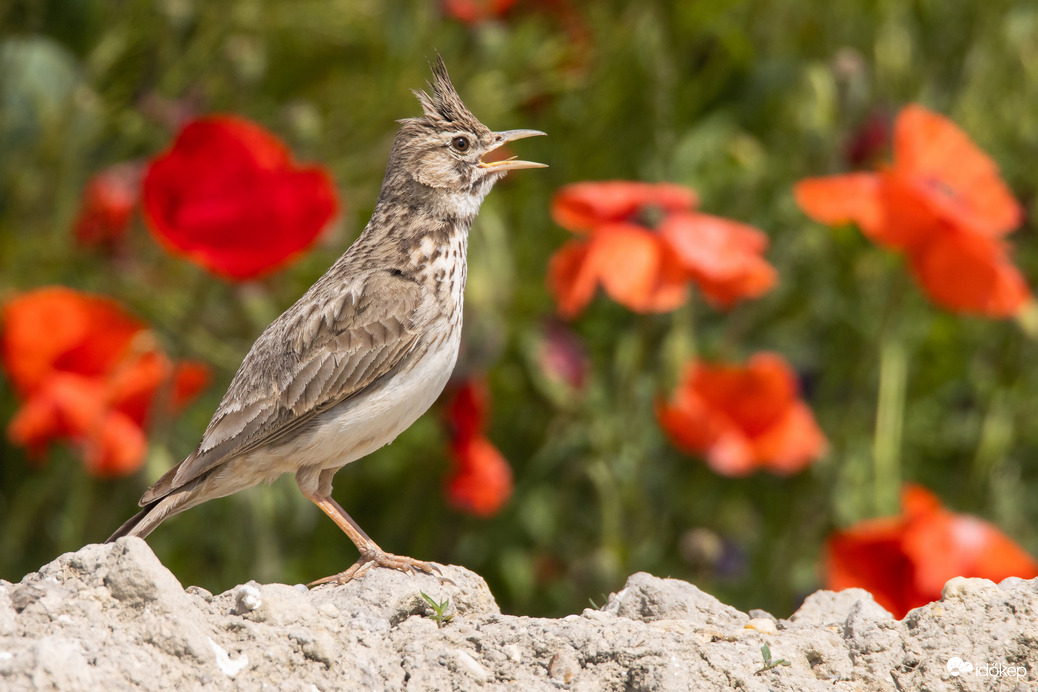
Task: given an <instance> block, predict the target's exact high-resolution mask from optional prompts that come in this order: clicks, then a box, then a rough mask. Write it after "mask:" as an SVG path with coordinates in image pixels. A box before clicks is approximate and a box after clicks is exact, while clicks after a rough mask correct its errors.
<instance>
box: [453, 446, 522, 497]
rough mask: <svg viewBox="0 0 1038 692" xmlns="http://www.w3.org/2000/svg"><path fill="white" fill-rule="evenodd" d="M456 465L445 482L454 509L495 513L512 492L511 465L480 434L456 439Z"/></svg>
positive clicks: (454, 450)
mask: <svg viewBox="0 0 1038 692" xmlns="http://www.w3.org/2000/svg"><path fill="white" fill-rule="evenodd" d="M452 451H453V457H454V460H455V462H456V464H457V469H456V471H455V473H454V474H453V475H452V476H451V478H450V479H449V480H448V482H447V498H448V499H449V501H450V503H451V504H452V505H454V506H455V507H456V508H458V509H460V510H462V511H464V512H468V513H470V514H475V515H476V516H480V517H490V516H493V515H495V514H497V513H498V512H499V511H500V510H501V508H502V507H503V506H504V504H505V502H507V501H508V498H509V497H510V496H511V494H512V468H511V467H510V466H509V465H508V462H507V461H505V458H504V457H503V456H502V455H501V452H499V451H498V450H497V448H496V447H495V446H494V445H493V444H491V442H490V441H489V440H487V439H486V438H484V437H483V436H482V435H478V436H476V437H472V438H465V439H459V440H456V441H455V443H454V444H453V445H452Z"/></svg>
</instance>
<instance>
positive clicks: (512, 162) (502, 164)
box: [479, 130, 548, 171]
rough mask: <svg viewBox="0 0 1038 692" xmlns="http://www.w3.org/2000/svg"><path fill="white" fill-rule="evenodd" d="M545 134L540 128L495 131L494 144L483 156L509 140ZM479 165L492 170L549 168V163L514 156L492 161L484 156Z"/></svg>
mask: <svg viewBox="0 0 1038 692" xmlns="http://www.w3.org/2000/svg"><path fill="white" fill-rule="evenodd" d="M544 134H546V133H544V132H541V131H540V130H505V131H504V132H495V133H494V144H493V146H491V147H490V148H489V149H487V152H486V154H483V156H486V155H487V154H489V153H490V152H492V151H494V150H495V149H497V148H498V147H500V146H502V145H503V144H506V143H508V142H514V141H515V140H517V139H525V138H527V137H539V136H541V135H544ZM479 167H480V168H488V169H490V170H492V171H515V170H519V169H520V168H547V167H548V164H546V163H534V162H533V161H520V160H518V159H517V158H516V157H514V156H513V157H512V158H509V159H504V160H503V161H490V162H487V161H483V159H482V157H480V161H479Z"/></svg>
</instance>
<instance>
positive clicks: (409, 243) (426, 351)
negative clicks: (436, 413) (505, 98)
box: [108, 58, 544, 583]
mask: <svg viewBox="0 0 1038 692" xmlns="http://www.w3.org/2000/svg"><path fill="white" fill-rule="evenodd" d="M430 86H431V87H432V92H433V93H432V95H430V94H427V93H425V92H424V91H415V95H416V96H417V97H418V100H419V101H420V102H421V105H422V110H423V111H424V115H423V116H422V117H419V118H408V119H405V120H401V121H400V123H401V127H400V131H399V132H398V134H397V136H396V139H395V140H394V142H393V148H392V150H391V151H390V154H389V164H388V165H387V166H386V175H385V178H384V179H383V181H382V191H381V192H380V193H379V197H378V203H377V204H376V206H375V211H374V212H373V213H372V215H371V221H369V222H368V225H367V226H366V227H365V228H364V231H363V232H362V233H361V235H360V237H359V238H358V239H357V241H356V242H355V243H354V244H353V245H352V246H351V247H350V248H349V249H348V250H347V251H346V253H345V254H344V255H343V256H342V257H340V258H339V259H338V261H336V262H335V264H333V265H332V267H331V268H330V269H329V270H328V271H327V272H326V273H325V274H324V276H322V277H321V278H320V279H318V280H317V282H316V283H315V284H314V285H313V286H311V287H310V290H308V291H307V292H306V293H305V294H304V295H303V297H302V298H300V299H299V300H298V301H297V302H296V304H295V305H293V306H292V307H290V308H289V309H288V310H286V311H285V312H284V313H283V314H282V315H281V316H280V317H278V318H277V319H276V320H275V321H274V322H273V323H272V324H271V325H270V326H269V327H267V329H266V330H265V331H264V332H263V333H262V334H261V335H260V337H259V338H258V339H257V340H256V343H255V344H253V346H252V348H251V349H250V350H249V353H248V355H246V356H245V360H244V362H242V364H241V367H240V368H239V369H238V372H237V374H236V375H235V376H234V379H233V380H232V381H231V385H230V387H229V388H228V390H227V393H226V394H225V395H224V397H223V400H222V401H221V402H220V405H219V407H218V408H217V409H216V413H215V414H214V415H213V419H212V421H211V422H210V423H209V426H208V427H207V428H206V431H205V434H204V435H203V436H202V441H201V443H200V444H199V445H198V448H197V449H196V450H195V451H194V452H193V453H192V454H191V455H190V456H188V457H187V458H186V459H184V460H183V461H182V462H180V463H179V464H177V465H176V466H175V467H173V468H172V469H170V471H169V472H168V473H166V474H165V475H164V476H163V477H162V478H160V479H159V480H158V481H157V482H156V483H155V484H154V485H153V486H152V487H151V488H149V489H148V491H147V492H145V493H144V496H143V497H142V498H141V501H140V505H141V506H142V507H143V508H144V509H143V510H141V511H140V512H139V513H138V514H137V515H136V516H134V517H132V518H131V519H130V520H129V521H127V522H126V523H125V524H123V525H122V526H121V527H119V530H117V531H116V532H115V533H114V534H113V535H112V537H111V538H109V539H108V540H109V541H113V540H115V539H116V538H119V537H121V536H141V537H144V536H147V535H148V534H149V533H151V531H152V530H153V529H154V528H155V527H156V526H158V525H159V524H160V523H161V522H162V521H163V520H164V519H166V518H167V517H170V516H172V515H174V514H177V513H179V512H183V511H184V510H186V509H188V508H190V507H194V506H195V505H198V504H200V503H202V502H205V501H206V500H211V499H213V498H216V497H224V496H226V495H230V494H231V493H235V492H237V491H239V490H243V489H245V488H249V487H251V486H253V485H256V484H258V483H260V482H263V481H266V482H270V481H273V480H274V479H276V478H278V477H279V476H281V474H283V473H293V474H295V477H296V483H297V484H298V485H299V489H300V490H301V491H302V493H303V495H305V496H306V497H308V498H309V499H310V500H312V501H313V502H314V503H315V504H316V505H317V506H318V507H320V508H321V509H322V510H324V512H325V513H326V514H327V515H328V516H329V517H331V519H332V521H334V522H335V523H336V524H338V526H339V528H341V529H342V530H343V531H344V532H345V533H346V535H347V536H349V537H350V540H352V541H353V543H354V544H355V545H356V546H357V549H358V550H359V551H360V558H359V559H358V560H357V562H356V563H354V564H353V566H352V567H350V568H349V569H348V570H346V571H345V572H342V573H341V574H338V575H335V576H333V577H328V578H326V579H322V580H320V582H326V581H336V582H338V583H345V582H346V581H349V580H350V579H351V578H353V577H354V576H356V575H357V574H359V573H360V572H361V571H362V570H365V569H367V568H368V567H370V566H372V565H375V566H379V567H392V568H394V569H399V570H402V571H414V570H416V569H417V570H422V571H424V572H432V571H434V570H435V571H438V570H436V568H435V567H434V566H433V565H432V564H430V563H428V562H424V561H421V560H415V559H414V558H410V557H404V556H399V555H391V554H389V553H386V552H384V551H383V550H382V549H381V548H379V547H378V545H376V544H375V542H374V541H372V540H371V538H369V537H368V535H367V534H366V533H364V531H363V530H362V529H361V528H360V527H359V526H358V525H357V523H356V522H355V521H353V519H351V518H350V516H349V515H348V514H347V513H346V512H345V510H343V509H342V507H340V506H339V505H338V503H336V502H335V500H333V499H332V477H333V476H334V475H335V472H336V471H338V470H339V469H341V468H342V467H343V466H345V465H346V464H348V463H350V462H351V461H355V460H357V459H359V458H361V457H363V456H365V455H367V454H370V453H371V452H373V451H375V450H376V449H378V448H379V447H382V446H383V445H386V444H388V443H390V442H392V441H393V439H394V438H395V437H396V436H397V435H399V434H400V433H401V432H403V431H404V430H405V429H407V428H408V427H409V426H410V425H411V424H412V423H413V422H414V421H415V420H416V419H417V418H418V417H419V416H420V415H422V413H424V412H425V411H426V409H428V408H429V406H431V405H432V403H433V401H435V400H436V397H437V396H438V395H439V393H440V391H441V390H442V389H443V386H444V385H445V384H446V382H447V379H448V378H449V377H450V374H451V371H452V370H453V369H454V363H455V360H456V359H457V356H458V345H459V343H460V340H461V315H462V297H463V293H464V289H465V274H466V248H467V244H468V233H469V228H470V227H471V226H472V219H473V218H474V217H475V216H476V212H477V211H479V206H480V204H481V203H482V201H483V198H484V197H485V196H486V194H487V193H488V192H490V188H491V187H493V185H494V183H495V182H497V181H498V180H500V179H501V178H502V177H504V175H505V172H506V171H511V170H517V169H520V168H540V167H543V164H539V163H531V162H528V161H517V160H515V159H514V157H513V158H512V159H509V160H507V161H496V162H493V163H488V162H484V161H483V156H484V155H485V154H487V153H488V152H490V151H493V150H494V149H497V148H498V147H500V146H501V145H502V144H504V143H506V142H510V141H512V140H516V139H521V138H523V137H531V136H534V135H543V134H544V133H543V132H538V131H536V130H509V131H505V132H491V131H490V130H489V129H488V128H487V127H486V126H484V125H483V124H482V123H480V122H479V121H478V120H477V119H476V118H475V116H473V115H472V113H470V112H469V110H468V108H466V107H465V104H464V103H462V101H461V98H460V97H459V96H458V93H457V92H456V91H455V90H454V86H453V85H452V84H451V81H450V77H449V76H448V74H447V68H446V66H445V65H444V63H443V60H442V58H438V59H437V62H436V65H435V66H434V67H433V82H432V84H431V85H430Z"/></svg>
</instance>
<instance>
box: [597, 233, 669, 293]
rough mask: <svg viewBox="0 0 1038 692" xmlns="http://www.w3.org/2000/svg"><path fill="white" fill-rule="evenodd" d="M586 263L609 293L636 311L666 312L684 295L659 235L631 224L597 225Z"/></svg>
mask: <svg viewBox="0 0 1038 692" xmlns="http://www.w3.org/2000/svg"><path fill="white" fill-rule="evenodd" d="M590 244H591V249H590V251H589V255H588V263H589V265H590V266H591V267H593V271H594V273H595V276H596V278H597V279H598V282H599V283H600V284H601V285H602V288H604V289H605V292H606V293H607V294H609V297H610V298H612V299H613V300H615V301H616V302H618V303H620V304H621V305H624V306H626V307H628V308H630V309H631V310H634V311H635V312H666V311H668V310H673V309H675V308H676V307H678V306H679V305H681V304H682V303H683V302H684V300H685V298H686V294H685V290H684V286H683V284H682V283H680V282H678V281H675V277H674V276H673V273H672V272H671V271H669V270H668V267H667V259H668V258H667V256H666V255H665V249H664V247H663V245H662V243H661V241H660V238H659V236H658V235H656V234H654V233H652V232H651V231H647V230H645V229H644V228H641V227H640V226H635V225H632V224H611V225H609V226H602V227H600V228H598V229H596V231H595V234H594V236H593V237H592V238H591V241H590Z"/></svg>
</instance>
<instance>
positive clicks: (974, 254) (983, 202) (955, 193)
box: [794, 106, 1030, 317]
mask: <svg viewBox="0 0 1038 692" xmlns="http://www.w3.org/2000/svg"><path fill="white" fill-rule="evenodd" d="M794 194H795V196H796V200H797V203H798V204H799V205H800V207H801V209H803V210H804V212H805V213H806V214H807V215H808V216H810V217H811V218H813V219H815V220H816V221H819V222H821V223H825V224H839V223H855V224H857V225H858V227H859V228H861V230H862V232H863V233H865V235H867V236H868V237H869V238H870V239H871V240H872V241H873V242H875V243H876V244H878V245H881V246H883V247H886V248H888V249H892V250H897V251H901V252H905V253H906V254H907V255H908V258H909V267H910V268H911V270H912V273H913V275H914V276H915V278H916V280H917V281H918V283H919V284H920V285H921V287H922V289H923V290H924V291H925V292H926V293H927V295H929V297H930V298H931V299H932V300H933V301H934V302H935V303H937V304H938V305H941V306H942V307H945V308H947V309H950V310H954V311H959V312H966V313H973V314H979V315H984V316H988V317H1006V316H1010V315H1013V314H1015V313H1016V312H1018V311H1019V310H1020V309H1021V308H1022V307H1023V305H1024V304H1025V303H1026V302H1027V301H1028V300H1029V299H1030V293H1029V291H1028V289H1027V286H1026V283H1025V281H1024V279H1023V277H1022V276H1021V275H1020V273H1019V271H1018V270H1017V269H1016V267H1014V266H1013V264H1012V262H1011V261H1010V260H1009V254H1008V249H1007V247H1006V245H1005V244H1003V243H1002V242H1000V241H999V238H1001V237H1002V236H1004V235H1006V234H1007V233H1009V232H1011V231H1012V230H1013V229H1014V228H1016V227H1017V226H1018V225H1019V224H1020V221H1021V218H1022V215H1023V212H1022V210H1021V208H1020V205H1019V204H1018V203H1017V202H1016V200H1015V199H1013V196H1012V193H1011V192H1010V191H1009V188H1008V187H1007V186H1006V184H1005V183H1004V182H1003V181H1002V179H1001V177H1000V176H999V173H998V167H997V166H996V165H995V163H994V162H993V161H992V160H991V159H990V158H989V157H988V156H987V155H986V154H984V152H982V151H981V150H980V149H978V148H977V147H976V145H974V144H973V143H972V142H971V141H970V140H969V138H968V137H967V136H966V135H965V134H964V133H963V132H962V131H961V130H959V129H958V128H957V127H956V126H955V125H954V124H953V123H951V122H950V121H949V120H947V119H945V118H943V117H941V116H940V115H937V114H936V113H932V112H930V111H928V110H926V109H924V108H922V107H920V106H908V107H907V108H905V109H904V110H902V111H901V113H900V114H899V115H898V118H897V122H896V123H895V130H894V162H893V164H892V165H891V166H889V167H887V168H884V169H883V170H881V171H880V172H878V173H851V174H847V175H837V176H831V177H827V178H810V179H807V180H803V181H801V182H800V183H798V184H797V186H796V188H795V189H794Z"/></svg>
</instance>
